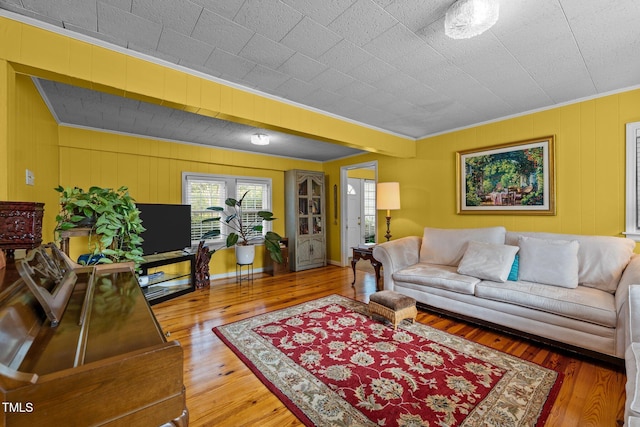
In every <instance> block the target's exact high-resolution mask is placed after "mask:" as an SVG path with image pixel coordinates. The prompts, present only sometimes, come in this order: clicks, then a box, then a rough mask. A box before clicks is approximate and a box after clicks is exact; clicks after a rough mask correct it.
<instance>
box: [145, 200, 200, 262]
mask: <svg viewBox="0 0 640 427" xmlns="http://www.w3.org/2000/svg"><path fill="white" fill-rule="evenodd" d="M136 206H137V207H138V209H139V210H140V218H141V219H142V226H143V227H144V228H146V229H147V230H146V231H144V232H142V238H143V239H144V242H142V252H143V253H144V255H152V254H160V253H164V252H172V251H177V250H182V249H185V248H189V247H191V205H165V204H159V203H136Z"/></svg>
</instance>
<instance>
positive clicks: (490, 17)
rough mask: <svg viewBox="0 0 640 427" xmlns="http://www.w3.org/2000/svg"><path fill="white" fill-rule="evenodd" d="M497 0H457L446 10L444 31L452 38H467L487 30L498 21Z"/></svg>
mask: <svg viewBox="0 0 640 427" xmlns="http://www.w3.org/2000/svg"><path fill="white" fill-rule="evenodd" d="M498 14H499V4H498V2H497V0H458V1H456V2H455V3H453V4H452V5H451V6H450V7H449V9H448V10H447V14H446V15H445V18H444V33H445V34H446V35H447V36H449V37H451V38H452V39H468V38H471V37H475V36H477V35H480V34H482V33H484V32H485V31H487V30H488V29H489V28H491V27H493V25H494V24H495V23H496V22H497V21H498Z"/></svg>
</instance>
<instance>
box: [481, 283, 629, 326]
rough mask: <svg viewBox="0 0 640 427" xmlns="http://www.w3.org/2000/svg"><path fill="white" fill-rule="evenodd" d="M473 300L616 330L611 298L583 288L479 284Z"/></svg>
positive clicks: (613, 300) (606, 294) (602, 293)
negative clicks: (545, 313) (512, 306)
mask: <svg viewBox="0 0 640 427" xmlns="http://www.w3.org/2000/svg"><path fill="white" fill-rule="evenodd" d="M476 296H477V297H479V298H486V299H491V300H494V301H500V302H505V303H510V304H516V305H519V306H522V307H528V308H532V309H536V310H542V311H546V312H548V313H552V314H557V315H560V316H565V317H569V318H572V319H576V320H581V321H585V322H590V323H595V324H597V325H602V326H605V327H609V328H615V327H616V322H617V313H616V307H615V299H614V297H613V295H611V294H610V293H608V292H604V291H601V290H598V289H594V288H587V287H585V286H578V287H577V288H575V289H566V288H561V287H557V286H547V285H544V284H540V283H532V282H525V281H518V282H505V283H498V282H490V281H483V282H480V283H478V284H477V285H476Z"/></svg>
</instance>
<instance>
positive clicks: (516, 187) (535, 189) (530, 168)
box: [456, 136, 556, 215]
mask: <svg viewBox="0 0 640 427" xmlns="http://www.w3.org/2000/svg"><path fill="white" fill-rule="evenodd" d="M456 162H457V164H456V171H457V173H456V175H457V193H458V194H457V201H458V202H457V205H458V206H457V207H458V210H457V212H458V213H459V214H509V215H514V214H516V215H517V214H522V215H555V213H556V211H555V179H554V177H555V170H554V137H553V136H545V137H542V138H536V139H530V140H527V141H518V142H511V143H508V144H502V145H495V146H492V147H486V148H482V149H473V150H466V151H458V152H457V153H456Z"/></svg>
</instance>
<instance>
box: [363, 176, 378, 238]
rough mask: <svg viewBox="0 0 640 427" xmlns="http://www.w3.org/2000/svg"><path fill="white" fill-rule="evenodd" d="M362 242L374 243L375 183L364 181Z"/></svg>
mask: <svg viewBox="0 0 640 427" xmlns="http://www.w3.org/2000/svg"><path fill="white" fill-rule="evenodd" d="M362 206H363V208H364V240H365V243H375V242H376V183H375V181H371V180H369V179H366V180H365V181H364V201H363V204H362Z"/></svg>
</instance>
